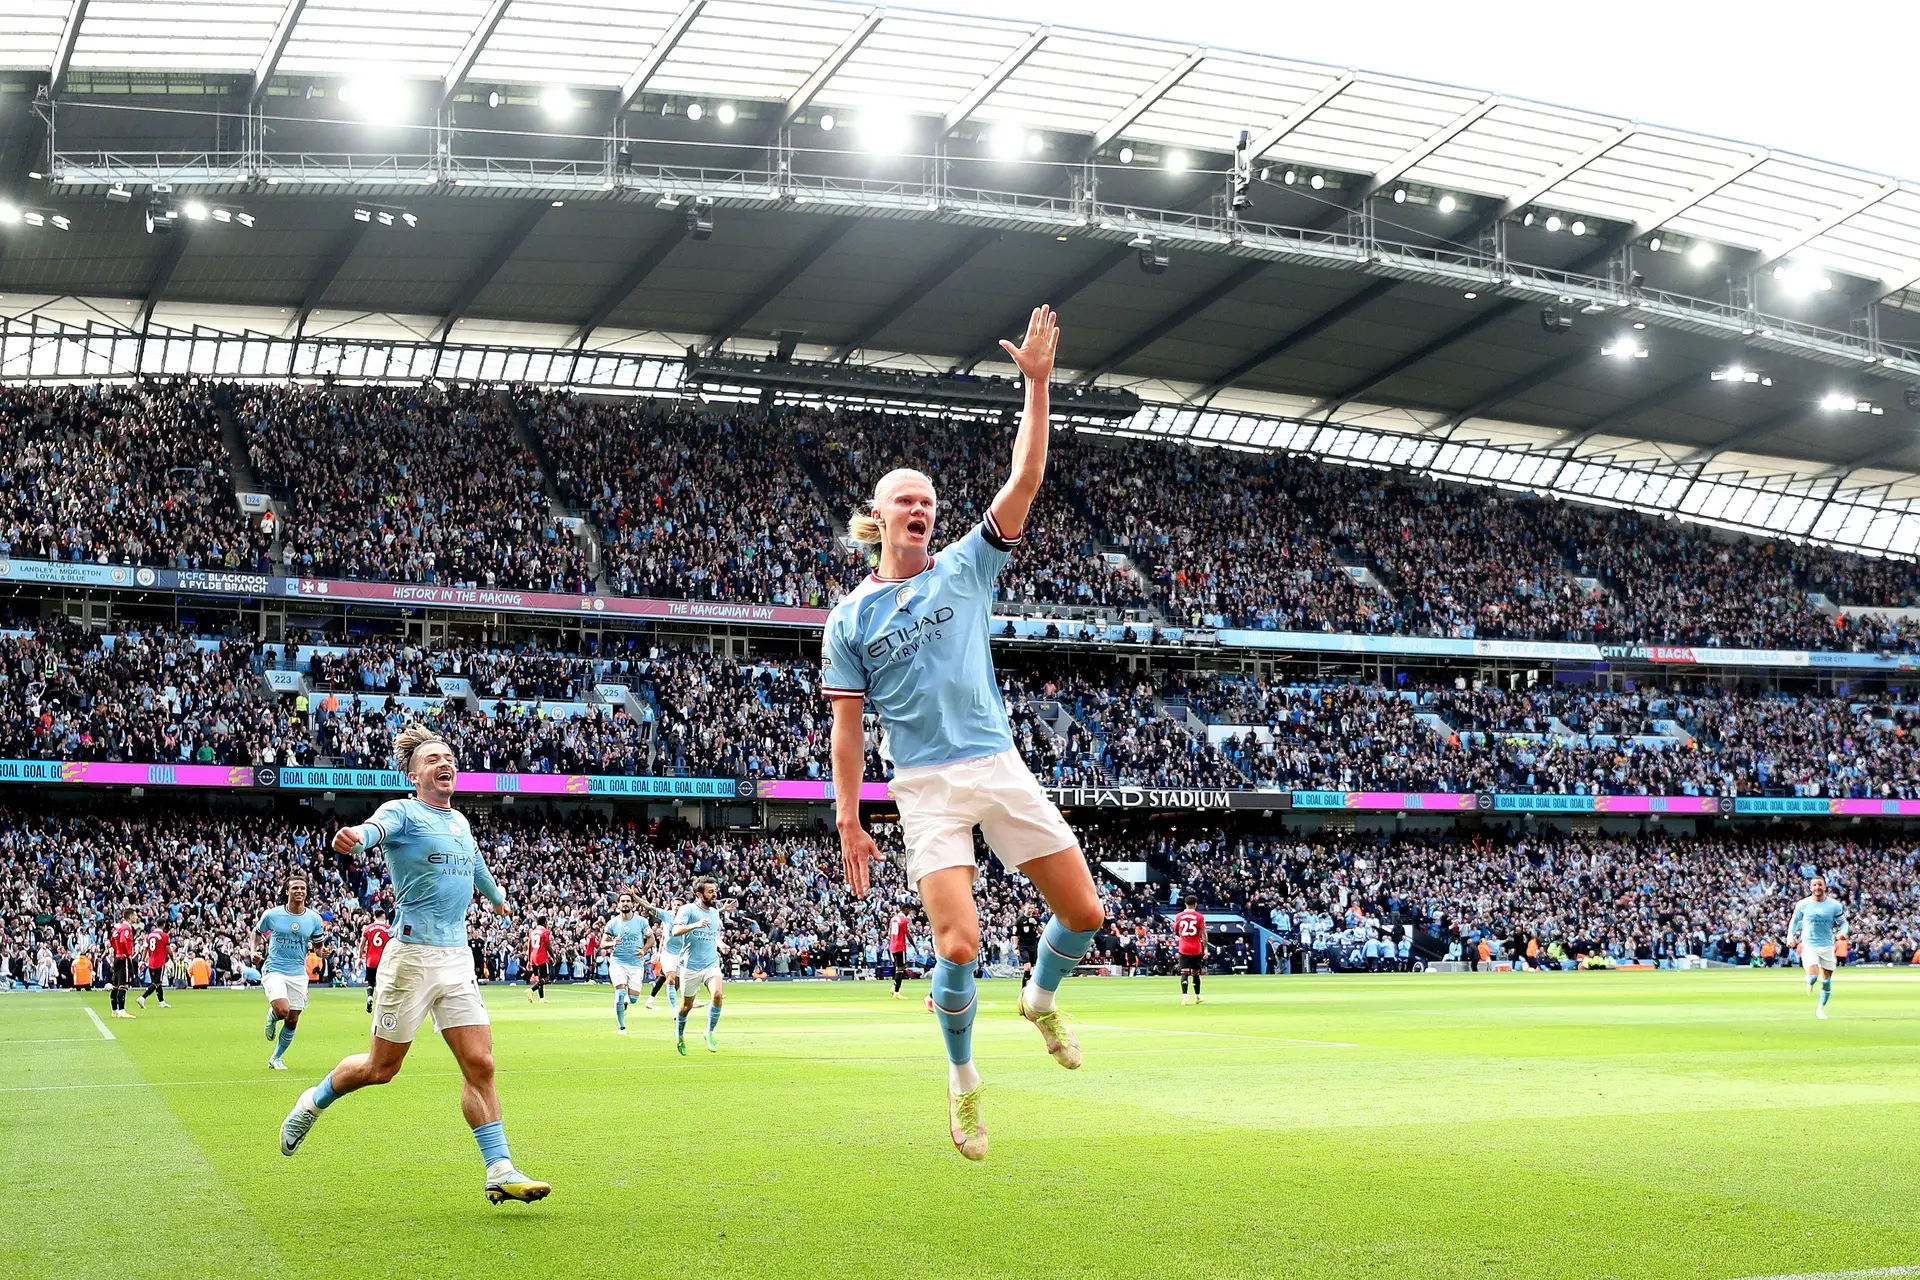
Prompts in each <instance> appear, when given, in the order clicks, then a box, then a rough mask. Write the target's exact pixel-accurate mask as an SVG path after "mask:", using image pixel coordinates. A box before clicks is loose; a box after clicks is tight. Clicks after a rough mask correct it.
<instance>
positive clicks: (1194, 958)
mask: <svg viewBox="0 0 1920 1280" xmlns="http://www.w3.org/2000/svg"><path fill="white" fill-rule="evenodd" d="M1173 941H1174V946H1175V949H1176V950H1177V951H1178V952H1179V954H1180V1003H1181V1004H1185V1003H1187V980H1188V979H1189V978H1191V979H1192V980H1193V1003H1195V1004H1205V1003H1206V1002H1207V1001H1206V998H1205V997H1204V996H1202V995H1201V994H1200V975H1201V974H1203V973H1205V972H1206V971H1207V918H1206V917H1205V916H1204V915H1202V914H1200V912H1198V911H1196V910H1195V909H1194V907H1193V904H1192V903H1188V904H1187V909H1186V910H1184V911H1182V912H1181V913H1180V914H1179V915H1177V916H1175V917H1174V918H1173Z"/></svg>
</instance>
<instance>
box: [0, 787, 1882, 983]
mask: <svg viewBox="0 0 1920 1280" xmlns="http://www.w3.org/2000/svg"><path fill="white" fill-rule="evenodd" d="M479 814H480V816H478V817H477V818H476V820H475V821H476V829H477V831H478V833H479V836H480V839H481V841H482V843H483V845H484V847H485V849H486V851H487V857H488V860H489V864H490V866H491V868H492V870H493V873H494V875H495V876H497V877H499V878H500V879H501V880H502V881H503V882H510V883H512V884H514V885H515V886H517V893H518V896H519V907H520V913H521V915H522V917H523V918H522V920H521V921H520V922H519V923H518V924H511V925H510V924H508V923H507V922H505V921H501V920H498V919H492V918H490V917H488V916H487V915H486V913H484V912H483V911H481V910H480V909H479V908H478V907H476V908H474V909H473V911H472V913H471V915H470V917H469V928H470V937H471V945H472V949H473V951H474V955H475V958H476V961H477V963H478V968H479V971H480V973H481V974H482V975H483V976H485V977H488V978H490V979H492V980H494V981H509V980H517V979H520V978H521V977H522V976H523V974H522V973H521V961H522V956H521V953H520V947H519V941H518V940H519V936H520V933H521V932H522V931H523V930H524V927H525V924H526V921H527V919H533V920H538V921H539V922H541V923H542V924H544V925H545V926H547V927H549V928H551V929H552V930H553V934H554V950H555V956H556V963H557V965H558V972H559V973H561V974H562V975H564V976H565V977H566V978H568V979H579V980H594V979H599V980H604V978H605V972H604V968H605V956H604V955H600V954H598V951H597V948H596V947H595V946H593V945H592V944H591V940H592V939H594V938H595V937H596V929H597V926H598V925H600V924H601V923H602V922H604V921H605V920H606V919H607V917H608V915H609V914H610V913H611V910H612V908H613V899H614V896H615V895H616V894H617V893H618V892H620V891H621V890H623V889H637V890H639V891H640V892H641V893H642V894H643V895H647V894H652V895H654V896H656V897H658V898H661V899H663V900H664V899H665V898H666V897H667V896H669V895H671V894H673V893H676V892H679V891H681V890H683V889H684V888H685V886H686V884H688V883H690V882H691V881H692V879H693V878H694V877H695V876H700V875H711V876H713V877H715V878H716V879H717V880H718V881H719V882H720V885H721V890H722V892H723V893H724V894H725V895H726V896H728V897H732V898H737V900H738V901H739V903H740V906H739V909H738V912H737V918H736V930H737V936H738V938H739V941H740V945H739V948H738V950H739V955H738V956H737V957H736V958H735V959H734V960H733V962H732V963H731V964H730V966H729V967H730V971H731V972H732V973H733V974H734V975H735V976H738V977H753V976H755V975H759V976H765V977H780V976H789V975H791V976H794V977H799V976H806V975H818V974H821V973H823V972H832V971H846V970H848V969H873V968H876V967H878V966H880V965H882V964H883V963H885V956H884V952H885V949H886V928H887V923H888V921H889V919H890V918H891V917H892V916H893V915H894V914H895V912H897V911H899V910H902V909H905V910H908V911H912V910H914V906H913V898H912V895H911V894H909V893H908V892H907V890H906V886H905V884H904V882H903V881H902V879H901V878H900V876H899V873H898V872H897V871H896V870H887V871H884V872H883V873H882V877H881V879H880V881H879V882H878V885H877V889H876V892H875V893H874V894H872V895H871V896H869V897H865V898H855V897H852V896H850V895H849V894H848V893H847V891H846V889H845V886H844V885H843V884H842V883H841V882H840V880H839V877H838V876H837V874H836V864H837V862H838V859H839V849H838V845H837V842H836V841H835V840H833V839H832V837H830V836H825V835H818V834H806V833H741V832H726V831H719V832H707V831H698V830H688V829H685V828H684V827H682V826H680V825H679V824H677V823H674V822H671V821H668V822H665V823H661V822H653V823H648V822H645V821H640V822H634V821H631V820H626V821H623V820H617V819H609V818H607V817H606V816H605V815H601V814H594V813H586V812H582V813H576V814H573V815H571V816H568V815H564V814H558V813H531V814H522V813H516V812H515V811H513V810H505V811H486V810H481V811H479ZM883 834H884V833H883ZM330 835H331V828H330V827H329V826H328V825H327V824H326V822H325V821H324V820H323V817H322V815H318V814H313V813H307V812H301V813H300V816H298V817H293V816H288V815H287V814H286V813H284V812H281V811H271V812H266V811H260V810H249V809H242V808H232V807H224V806H218V805H216V806H212V807H209V806H206V805H202V804H195V803H191V802H184V801H182V802H174V801H165V800H157V799H156V800H152V801H149V802H147V803H144V804H141V803H129V802H125V801H122V802H117V803H113V804H109V805H105V806H101V807H96V808H91V809H89V810H87V811H82V812H76V811H74V809H73V808H72V807H71V806H62V805H48V804H44V803H37V802H31V801H28V802H21V801H17V800H16V801H12V802H9V803H7V804H6V805H5V806H4V808H0V987H4V985H6V983H8V982H12V983H15V984H19V985H27V984H32V985H35V986H44V985H63V986H70V985H72V982H73V978H72V964H73V959H74V957H75V956H76V955H83V954H86V955H91V956H93V957H94V958H95V962H96V964H97V963H98V958H99V957H100V956H101V954H102V950H103V947H104V943H105V938H104V930H105V927H106V925H107V924H108V923H109V921H110V918H111V917H112V915H113V914H114V911H115V909H116V908H118V907H122V906H131V907H133V908H135V909H136V911H137V912H138V913H139V915H140V916H141V918H143V919H149V920H159V921H163V922H164V923H165V927H166V928H167V930H168V931H169V932H170V933H171V934H172V935H173V936H174V938H175V940H176V942H175V946H176V950H177V953H178V954H179V955H181V956H199V955H206V956H208V957H209V958H210V959H211V960H212V961H213V970H214V973H215V975H216V979H215V980H216V981H218V982H222V983H225V982H234V983H238V982H241V981H243V980H244V978H243V972H242V970H243V968H248V967H251V966H250V963H249V961H248V959H247V956H248V947H249V942H248V939H249V937H250V934H251V932H252V926H253V924H254V922H255V921H256V920H258V919H259V917H260V915H261V914H262V913H263V912H264V911H266V910H267V909H269V908H271V907H272V906H274V905H276V903H277V902H278V900H279V893H280V885H281V884H282V882H283V881H284V879H285V877H286V876H287V875H288V874H290V873H291V872H293V871H295V870H298V871H301V872H303V873H305V874H307V875H308V876H310V877H312V878H313V880H314V883H313V884H312V886H311V890H310V900H311V901H313V902H314V903H315V904H316V907H317V909H318V910H320V911H321V913H322V914H323V915H324V916H325V917H326V919H327V921H328V924H329V931H330V933H331V935H332V937H333V938H334V939H335V940H336V942H335V948H334V950H333V951H332V953H330V954H328V955H327V956H326V957H325V960H324V966H325V967H324V970H323V972H324V973H325V975H326V976H327V977H328V978H331V977H333V976H334V975H336V974H338V975H340V976H341V977H342V978H353V977H357V976H358V966H357V965H356V964H355V955H354V949H355V944H356V940H357V939H358V938H359V937H360V934H361V930H362V927H363V926H364V925H366V924H368V923H370V922H371V920H372V918H373V917H372V912H373V911H374V910H376V909H380V910H384V911H385V912H386V913H387V915H388V918H389V919H391V908H392V887H391V885H390V884H387V883H384V882H383V879H382V873H381V870H380V868H379V866H378V865H377V863H369V862H368V861H367V860H365V859H358V858H340V859H334V858H331V857H329V856H325V855H323V854H322V853H321V850H322V849H323V848H324V846H325V844H326V841H327V839H328V837H329V836H330ZM1087 844H1088V852H1089V854H1090V855H1091V856H1093V857H1094V858H1095V859H1097V860H1098V861H1100V862H1102V863H1107V864H1137V865H1140V866H1143V867H1147V868H1151V869H1152V872H1153V873H1154V875H1155V877H1156V879H1155V880H1154V881H1152V882H1147V883H1141V884H1129V883H1125V882H1122V881H1119V880H1114V879H1110V880H1107V881H1106V882H1105V883H1104V884H1103V886H1102V889H1101V893H1102V896H1103V898H1104V900H1105V902H1106V907H1107V913H1108V924H1107V925H1106V926H1105V927H1104V928H1103V930H1102V933H1101V935H1100V937H1099V938H1098V939H1097V941H1096V942H1095V945H1094V949H1093V951H1092V952H1091V953H1090V955H1089V963H1094V964H1111V965H1115V966H1118V967H1119V968H1120V969H1122V970H1126V971H1136V970H1137V971H1140V972H1148V973H1168V972H1171V971H1172V966H1173V953H1172V941H1173V939H1172V936H1171V934H1170V933H1169V930H1168V928H1167V917H1168V915H1169V914H1170V913H1169V910H1168V906H1169V904H1168V896H1169V885H1170V884H1171V885H1174V886H1178V892H1176V893H1175V894H1174V896H1175V897H1176V898H1178V897H1179V896H1180V894H1182V893H1183V894H1184V895H1186V896H1187V897H1188V898H1196V897H1197V898H1198V900H1201V901H1204V902H1205V903H1206V904H1207V905H1208V909H1209V911H1211V912H1214V913H1217V914H1218V915H1219V916H1220V917H1221V918H1222V919H1223V921H1226V920H1229V919H1231V920H1232V921H1233V923H1235V924H1236V926H1237V927H1236V928H1235V929H1234V930H1232V931H1231V932H1230V933H1229V934H1223V941H1224V945H1223V946H1222V947H1221V948H1220V949H1219V951H1218V953H1217V955H1216V956H1215V960H1214V963H1215V965H1216V967H1217V968H1218V969H1219V970H1222V971H1230V970H1232V969H1234V968H1235V967H1238V968H1240V969H1243V970H1244V969H1249V968H1251V969H1257V970H1259V971H1260V972H1268V971H1270V970H1273V969H1279V970H1281V971H1285V970H1286V969H1288V968H1289V967H1295V966H1302V967H1304V966H1306V965H1309V964H1311V965H1316V966H1321V967H1325V968H1331V969H1335V970H1358V969H1399V968H1405V967H1407V965H1408V964H1410V963H1411V961H1412V960H1413V959H1414V958H1415V956H1414V954H1413V953H1412V952H1411V951H1410V952H1409V953H1408V954H1405V955H1402V954H1400V953H1399V951H1398V950H1397V948H1396V947H1395V946H1394V945H1392V944H1394V943H1396V941H1397V939H1398V938H1399V937H1401V936H1402V935H1403V933H1406V932H1407V931H1408V930H1411V937H1410V942H1411V943H1412V944H1413V946H1414V947H1417V953H1418V958H1419V959H1421V960H1422V961H1423V962H1432V961H1440V960H1443V959H1445V958H1447V957H1448V955H1449V952H1451V954H1452V956H1453V957H1454V958H1456V959H1457V958H1459V957H1460V955H1461V954H1462V953H1463V951H1464V950H1469V949H1470V950H1473V951H1476V952H1477V948H1478V945H1479V943H1480V942H1481V941H1482V940H1485V941H1486V942H1487V944H1488V947H1489V951H1490V953H1491V957H1492V958H1495V959H1497V960H1499V961H1502V962H1507V963H1511V962H1512V961H1513V960H1514V959H1515V958H1516V957H1518V958H1521V959H1525V958H1526V957H1528V956H1529V955H1531V956H1533V957H1534V959H1535V962H1536V965H1538V966H1549V965H1550V966H1551V967H1554V968H1561V967H1565V968H1573V967H1576V965H1580V966H1584V965H1586V964H1587V963H1588V962H1589V961H1591V963H1592V964H1593V965H1594V966H1608V967H1612V966H1618V965H1633V964H1644V965H1652V966H1660V967H1672V966H1673V965H1674V964H1676V963H1677V962H1680V961H1682V960H1684V959H1686V958H1688V957H1698V958H1700V959H1702V960H1707V961H1713V962H1717V963H1736V964H1747V963H1752V962H1764V963H1768V964H1772V963H1776V962H1779V960H1780V957H1781V955H1782V951H1781V947H1780V938H1781V934H1782V930H1783V929H1784V928H1785V926H1786V923H1787V917H1788V916H1789V915H1790V914H1791V912H1792V908H1793V901H1794V898H1795V896H1796V895H1797V893H1798V888H1797V886H1798V885H1799V884H1800V882H1801V881H1802V880H1803V879H1804V878H1805V877H1806V876H1809V875H1812V874H1814V873H1816V872H1818V873H1821V874H1824V875H1825V876H1827V877H1828V878H1829V880H1830V881H1831V882H1832V883H1833V884H1835V885H1836V886H1841V888H1840V890H1839V892H1840V893H1841V895H1842V896H1843V898H1844V900H1845V902H1846V904H1847V907H1848V910H1849V914H1850V917H1851V920H1852V930H1853V954H1852V957H1851V958H1852V959H1853V961H1854V962H1855V963H1866V962H1879V963H1894V964H1906V963H1909V962H1910V961H1911V960H1912V959H1913V957H1914V952H1915V949H1916V946H1917V945H1920V930H1917V929H1916V926H1915V920H1914V914H1913V903H1914V902H1915V901H1917V900H1920V846H1916V844H1915V843H1914V842H1912V841H1909V840H1893V841H1887V840H1884V839H1874V838H1860V837H1854V836H1838V835H1826V836H1822V835H1796V836H1793V837H1781V836H1776V835H1745V836H1675V835H1660V834H1655V835H1651V836H1603V835H1597V834H1586V835H1562V834H1558V833H1554V832H1539V833H1532V834H1528V835H1523V836H1517V835H1514V834H1509V833H1492V832H1488V833H1481V834H1478V835H1474V836H1470V837H1469V836H1446V835H1436V834H1433V833H1426V834H1422V835H1418V836H1398V837H1396V836H1388V835H1365V834H1361V835H1336V834H1325V833H1323V834H1317V835H1305V834H1247V833H1233V832H1228V831H1225V830H1221V829H1210V828H1207V827H1206V826H1204V825H1196V824H1186V825H1184V826H1183V827H1180V828H1176V829H1171V830H1166V831H1161V832H1149V833H1137V832H1129V831H1124V830H1115V831H1104V830H1095V831H1092V832H1090V833H1089V835H1088V841H1087ZM1039 905H1040V903H1039V900H1038V897H1037V895H1035V894H1034V892H1033V889H1032V887H1031V885H1029V884H1027V883H1026V881H1025V880H1023V879H1016V878H1014V877H1011V876H1008V875H1005V874H1004V873H999V872H997V871H996V872H991V873H990V874H989V875H988V876H987V877H986V879H985V880H984V881H983V888H982V900H981V908H980V910H981V915H982V918H983V920H984V922H985V924H986V932H985V935H984V943H983V945H984V949H985V950H984V954H985V956H986V957H987V959H988V961H989V963H992V964H995V965H1017V964H1018V956H1017V954H1016V952H1015V946H1016V934H1017V931H1018V930H1017V926H1018V923H1019V921H1020V919H1021V918H1022V916H1023V914H1024V913H1025V912H1027V911H1028V910H1030V909H1031V908H1035V907H1038V906H1039ZM1383 941H1384V942H1385V943H1387V944H1389V945H1388V949H1387V951H1386V953H1385V954H1383V953H1382V951H1381V945H1382V943H1383ZM1370 943H1371V944H1372V945H1371V946H1369V944H1370ZM1529 944H1532V946H1531V949H1530V946H1529ZM912 963H913V965H914V967H915V968H916V969H919V968H924V967H927V966H928V965H930V963H931V955H930V954H929V953H928V951H927V949H926V947H925V944H924V942H922V943H920V944H917V945H916V949H915V954H914V958H913V960H912ZM179 968H180V970H181V974H180V977H181V980H182V981H183V982H184V978H185V973H184V963H182V964H181V965H180V966H179ZM49 971H50V972H52V973H53V975H54V977H53V981H52V983H51V984H49V983H47V982H46V981H44V980H45V978H46V976H47V974H48V972H49Z"/></svg>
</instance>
